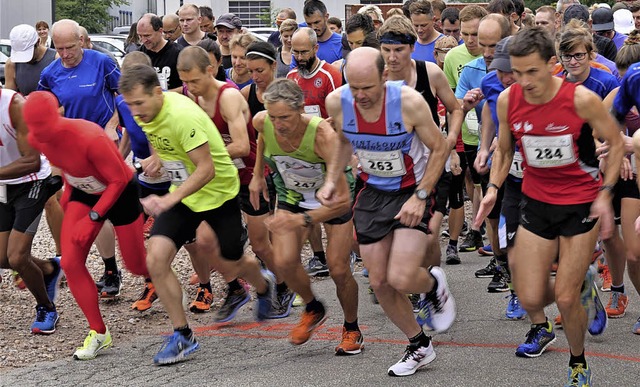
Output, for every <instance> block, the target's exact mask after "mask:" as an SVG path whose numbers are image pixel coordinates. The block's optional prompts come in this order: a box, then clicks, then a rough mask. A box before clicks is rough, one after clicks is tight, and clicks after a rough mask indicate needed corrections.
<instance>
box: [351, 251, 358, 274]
mask: <svg viewBox="0 0 640 387" xmlns="http://www.w3.org/2000/svg"><path fill="white" fill-rule="evenodd" d="M360 260H361V259H360V257H359V256H358V254H356V253H354V252H353V251H352V252H351V253H349V267H351V274H353V271H354V270H355V268H356V262H358V261H360Z"/></svg>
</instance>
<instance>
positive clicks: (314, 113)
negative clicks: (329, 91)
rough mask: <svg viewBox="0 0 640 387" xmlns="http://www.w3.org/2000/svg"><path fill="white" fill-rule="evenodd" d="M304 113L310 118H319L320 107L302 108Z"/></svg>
mask: <svg viewBox="0 0 640 387" xmlns="http://www.w3.org/2000/svg"><path fill="white" fill-rule="evenodd" d="M304 113H305V114H309V115H311V116H316V117H321V115H320V105H309V106H305V107H304Z"/></svg>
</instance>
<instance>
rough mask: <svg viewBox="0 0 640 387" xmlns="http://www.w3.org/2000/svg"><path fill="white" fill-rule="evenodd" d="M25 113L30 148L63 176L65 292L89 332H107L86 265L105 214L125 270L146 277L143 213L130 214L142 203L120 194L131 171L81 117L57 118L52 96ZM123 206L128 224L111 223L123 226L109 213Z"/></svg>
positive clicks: (42, 95) (36, 95) (32, 101)
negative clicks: (93, 215)
mask: <svg viewBox="0 0 640 387" xmlns="http://www.w3.org/2000/svg"><path fill="white" fill-rule="evenodd" d="M23 115H24V120H25V122H26V124H27V127H28V128H29V136H28V140H29V144H31V146H32V147H34V148H35V149H37V150H39V151H40V152H41V153H43V154H44V155H45V156H46V157H47V158H48V159H49V161H50V162H51V163H52V164H53V165H55V166H56V167H58V168H60V169H61V170H62V172H63V178H64V182H65V189H64V193H63V195H62V199H61V200H60V204H61V205H62V208H63V210H64V220H63V222H62V234H61V245H62V261H61V266H62V269H63V270H64V272H65V275H66V276H67V282H68V284H69V289H70V290H71V293H72V294H73V297H74V298H75V299H76V302H77V303H78V305H79V306H80V308H81V309H82V312H83V313H84V314H85V316H86V318H87V320H88V321H89V327H90V329H93V330H95V331H96V332H98V333H105V331H106V327H105V325H104V321H103V320H102V316H101V314H100V309H99V306H98V297H97V293H98V291H97V288H96V285H95V283H94V281H93V278H92V277H91V274H90V273H89V271H88V270H87V268H86V265H85V264H86V260H87V255H88V253H89V249H90V248H91V245H92V244H93V241H94V240H95V238H96V237H97V235H98V232H99V231H100V229H101V228H102V225H103V223H104V218H105V216H106V217H108V218H109V219H111V220H112V222H113V223H114V228H115V232H116V235H117V237H118V241H119V245H120V252H121V253H122V258H123V260H124V263H125V265H126V267H127V269H128V270H129V271H130V272H131V273H133V274H135V275H143V276H148V272H147V266H146V262H145V259H146V250H145V247H144V237H143V232H142V227H143V215H142V213H141V212H137V213H136V211H130V210H131V209H132V208H133V209H138V208H140V205H139V202H137V200H138V199H137V197H135V202H132V201H131V200H128V198H129V196H131V195H128V196H126V195H123V192H124V191H125V188H127V187H128V185H129V184H130V183H131V180H132V178H133V171H132V170H131V169H130V168H129V167H128V166H127V165H126V164H125V162H124V160H123V159H122V157H121V156H120V154H119V152H118V149H117V148H116V146H115V144H114V143H113V141H112V140H110V139H109V137H107V135H106V134H105V133H104V130H102V128H101V127H100V126H98V125H97V124H94V123H92V122H89V121H85V120H82V119H69V118H64V117H61V116H60V113H59V112H58V100H57V98H56V97H55V96H54V95H53V94H51V93H50V92H46V91H37V92H33V93H31V94H30V95H29V98H27V100H26V102H25V104H24V108H23ZM121 196H122V198H121ZM125 196H126V198H125ZM96 199H97V200H96ZM125 201H126V203H124V204H125V205H123V202H125ZM87 202H94V204H93V205H90V204H89V203H87ZM122 208H126V209H128V210H129V211H128V212H129V214H128V217H130V218H131V220H130V221H127V222H126V223H128V224H115V223H124V222H122V221H120V222H116V221H114V220H113V219H112V216H113V214H115V213H118V211H120V212H119V213H118V215H120V217H119V219H120V220H122V218H123V216H122ZM91 210H93V211H95V212H97V213H98V215H99V216H100V219H99V220H98V221H93V220H91V219H90V218H89V211H91ZM131 212H133V214H132V213H131ZM114 219H115V218H114Z"/></svg>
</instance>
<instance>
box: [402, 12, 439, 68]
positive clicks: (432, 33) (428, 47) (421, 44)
mask: <svg viewBox="0 0 640 387" xmlns="http://www.w3.org/2000/svg"><path fill="white" fill-rule="evenodd" d="M409 12H410V13H411V24H413V27H414V28H415V29H416V32H417V33H418V41H416V44H415V46H414V49H413V53H412V54H411V59H414V60H424V61H427V62H431V63H436V58H435V57H434V56H433V53H434V50H435V45H436V41H437V40H438V39H440V38H441V37H442V36H443V35H442V34H441V33H439V32H438V31H436V29H435V28H434V26H435V21H436V18H435V17H434V16H433V10H432V8H431V3H430V2H428V1H417V2H415V3H413V4H411V5H410V6H409Z"/></svg>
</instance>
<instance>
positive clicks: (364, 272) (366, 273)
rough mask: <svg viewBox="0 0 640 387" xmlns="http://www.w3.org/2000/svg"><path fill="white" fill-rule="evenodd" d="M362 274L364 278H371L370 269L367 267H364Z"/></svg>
mask: <svg viewBox="0 0 640 387" xmlns="http://www.w3.org/2000/svg"><path fill="white" fill-rule="evenodd" d="M362 276H363V277H364V278H369V269H367V268H366V267H363V268H362Z"/></svg>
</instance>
